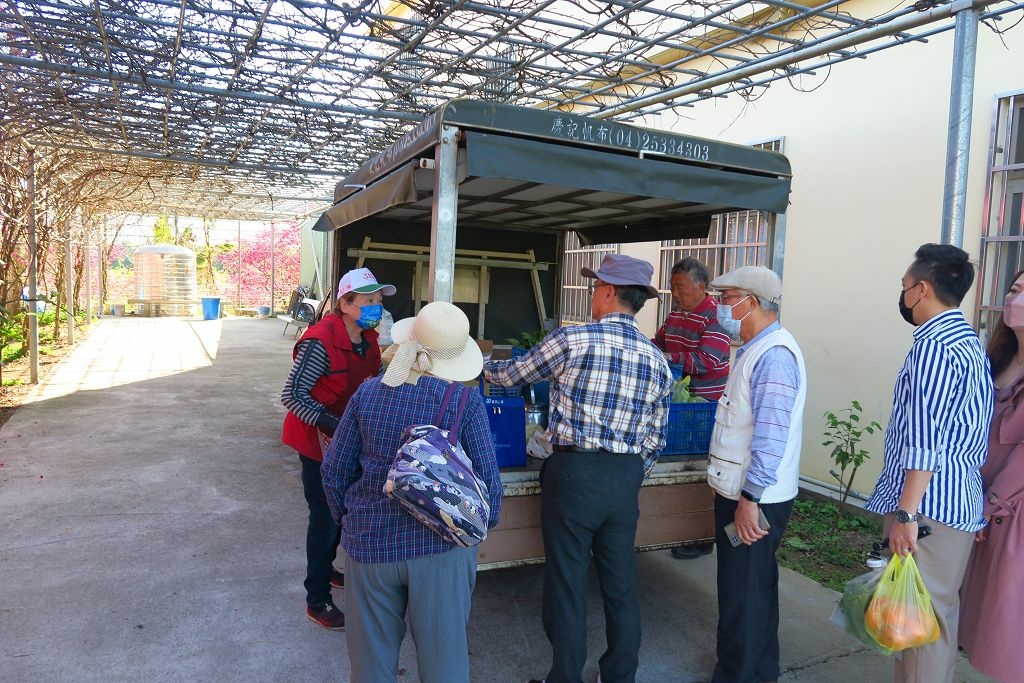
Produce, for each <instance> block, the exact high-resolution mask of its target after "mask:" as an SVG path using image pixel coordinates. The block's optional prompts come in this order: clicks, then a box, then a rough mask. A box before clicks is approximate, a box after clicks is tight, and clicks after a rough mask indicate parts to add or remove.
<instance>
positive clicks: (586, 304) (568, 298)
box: [561, 231, 619, 325]
mask: <svg viewBox="0 0 1024 683" xmlns="http://www.w3.org/2000/svg"><path fill="white" fill-rule="evenodd" d="M617 253H619V245H617V244H594V245H591V246H589V247H584V246H582V245H581V244H580V238H579V236H578V235H577V234H576V233H575V232H571V231H570V232H567V233H566V238H565V259H564V261H563V264H564V265H563V267H562V308H561V313H562V315H561V324H562V325H571V324H576V325H578V324H582V323H589V322H590V320H591V318H590V291H589V289H588V287H589V285H590V283H592V282H593V280H591V279H589V278H585V277H583V276H582V275H580V268H583V267H589V268H593V269H594V270H597V267H598V266H600V265H601V259H603V258H604V256H605V254H617Z"/></svg>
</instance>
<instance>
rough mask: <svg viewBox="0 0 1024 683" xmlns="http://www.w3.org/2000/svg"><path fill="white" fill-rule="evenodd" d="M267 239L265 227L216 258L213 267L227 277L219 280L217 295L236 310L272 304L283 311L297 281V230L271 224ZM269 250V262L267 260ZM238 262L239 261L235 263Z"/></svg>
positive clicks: (293, 226)
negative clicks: (271, 294)
mask: <svg viewBox="0 0 1024 683" xmlns="http://www.w3.org/2000/svg"><path fill="white" fill-rule="evenodd" d="M273 233H274V235H273V239H271V228H270V227H269V226H268V227H267V228H266V229H264V230H263V231H262V232H260V233H259V234H258V235H256V237H254V238H251V239H249V238H242V241H241V244H240V247H241V258H239V253H238V247H236V248H235V249H233V250H230V251H225V252H223V253H221V254H220V255H219V257H218V258H217V261H216V263H215V266H216V267H217V268H218V269H219V270H221V271H222V272H223V273H224V274H225V275H226V276H227V277H226V278H224V279H222V280H220V282H219V290H220V292H219V293H220V296H221V298H222V299H224V300H225V301H229V302H235V303H236V305H237V306H238V307H242V308H252V307H255V306H267V305H272V306H273V308H274V310H283V309H284V307H285V306H287V304H288V297H289V295H290V294H291V290H292V288H294V287H295V285H296V283H298V281H299V272H300V243H301V242H300V240H301V231H300V230H299V224H298V223H295V222H289V223H275V224H274V228H273ZM271 251H273V259H271ZM271 260H273V272H274V301H273V302H271V301H270V282H271V277H270V274H271ZM239 261H241V262H239Z"/></svg>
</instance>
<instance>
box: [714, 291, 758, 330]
mask: <svg viewBox="0 0 1024 683" xmlns="http://www.w3.org/2000/svg"><path fill="white" fill-rule="evenodd" d="M746 298H747V297H743V299H746ZM743 299H740V300H739V301H737V302H736V304H738V303H740V301H743ZM736 304H732V305H731V306H730V305H729V304H718V324H719V325H721V326H722V328H723V329H724V330H725V333H726V334H728V335H729V336H730V337H731V338H732V339H739V337H740V323H742V322H743V318H746V317H747V316H746V315H745V316H743V318H740V319H739V320H736V319H735V318H733V317H732V307H733V306H735V305H736ZM747 315H750V314H749V313H748V314H747Z"/></svg>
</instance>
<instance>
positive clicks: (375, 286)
mask: <svg viewBox="0 0 1024 683" xmlns="http://www.w3.org/2000/svg"><path fill="white" fill-rule="evenodd" d="M396 291H398V290H396V289H395V286H394V285H382V284H380V283H379V282H377V278H376V277H374V275H373V273H371V272H370V269H369V268H356V269H355V270H350V271H348V272H347V273H345V274H344V275H343V276H342V277H341V280H339V281H338V297H337V298H339V299H340V298H341V297H343V296H345V295H346V294H348V293H349V292H356V293H357V294H373V293H374V292H383V294H384V296H391V295H393V294H394V293H395V292H396Z"/></svg>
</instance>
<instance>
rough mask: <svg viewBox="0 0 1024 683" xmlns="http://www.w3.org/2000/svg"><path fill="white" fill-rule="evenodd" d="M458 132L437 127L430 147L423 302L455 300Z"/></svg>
mask: <svg viewBox="0 0 1024 683" xmlns="http://www.w3.org/2000/svg"><path fill="white" fill-rule="evenodd" d="M458 135H459V129H458V128H456V127H455V126H442V127H441V140H440V142H438V144H437V145H436V146H435V147H434V164H435V166H434V168H435V171H434V205H433V209H432V211H431V216H430V270H429V272H428V274H427V280H428V289H427V299H429V300H430V301H447V302H448V303H451V302H452V301H453V299H454V298H455V230H456V220H457V215H456V214H457V212H458V198H459V188H458V179H457V177H456V166H457V163H456V162H457V160H458V153H459V142H458Z"/></svg>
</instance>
